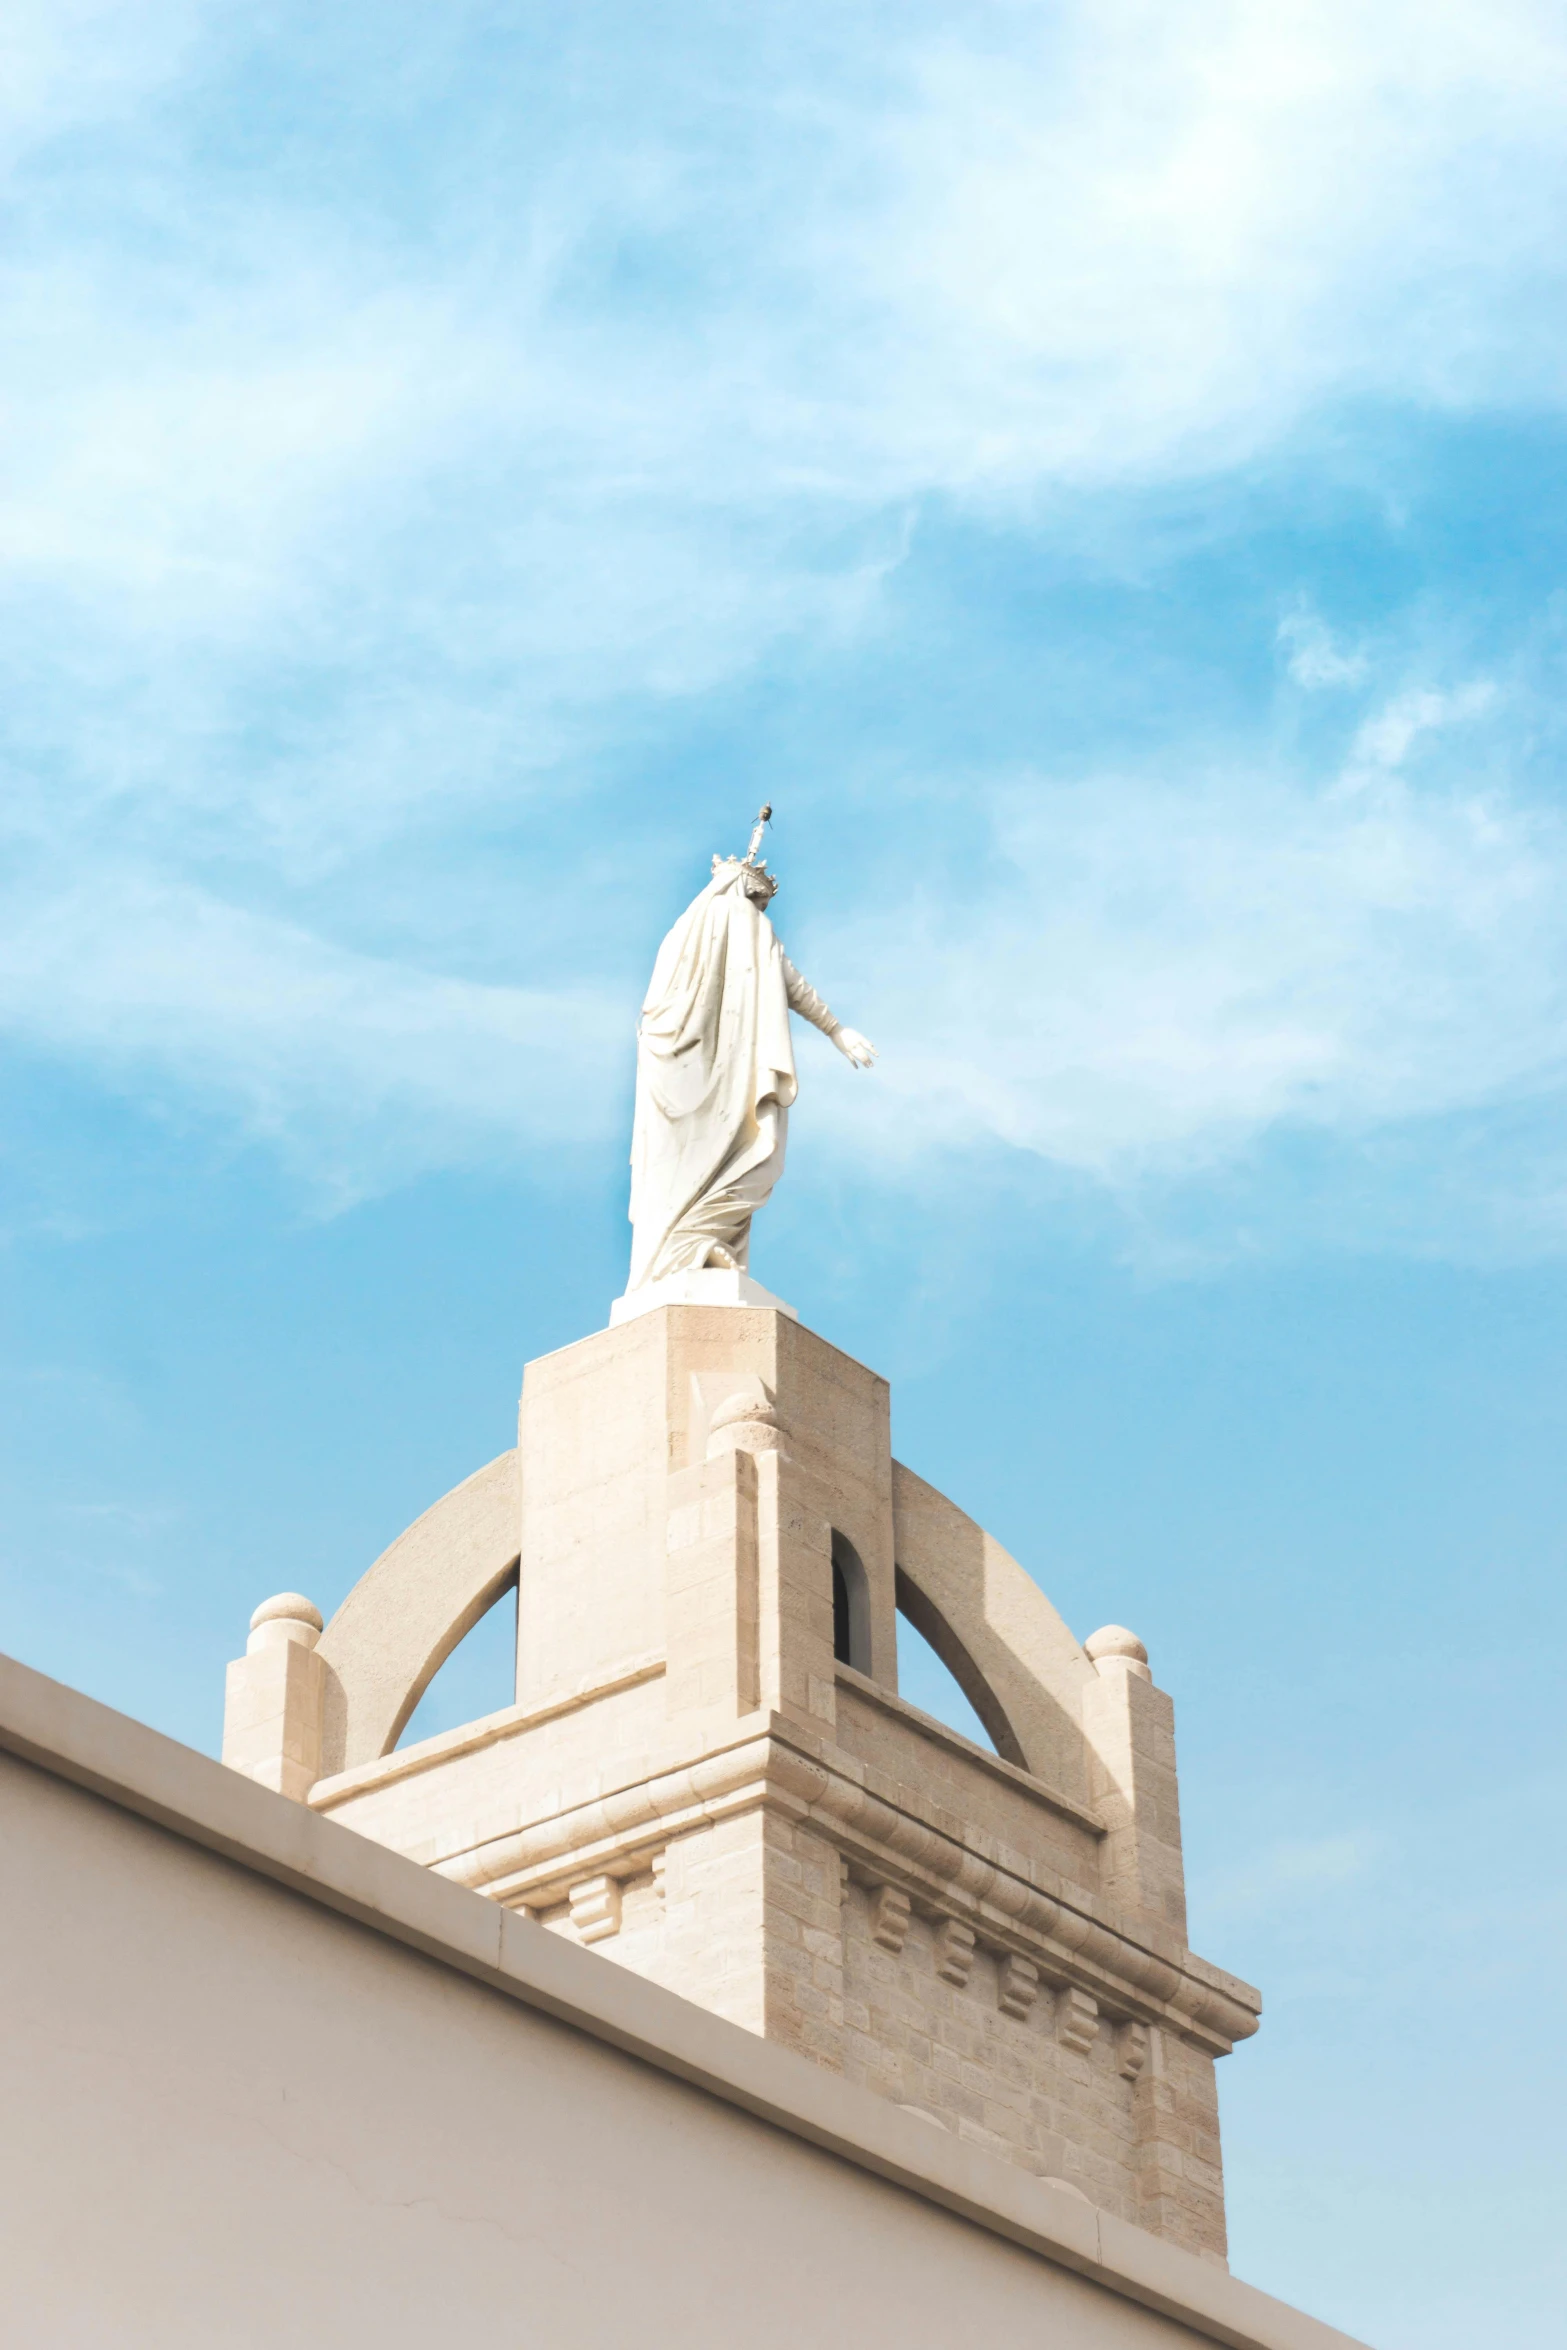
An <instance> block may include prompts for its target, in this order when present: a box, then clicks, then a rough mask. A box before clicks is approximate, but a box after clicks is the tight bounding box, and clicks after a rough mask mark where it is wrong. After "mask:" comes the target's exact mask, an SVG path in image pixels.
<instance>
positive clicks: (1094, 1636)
mask: <svg viewBox="0 0 1567 2350" xmlns="http://www.w3.org/2000/svg"><path fill="white" fill-rule="evenodd" d="M1083 1653H1084V1655H1085V1656H1086V1657H1088V1658H1089V1659H1090V1660H1091V1662H1092V1664H1093V1666H1094V1669H1095V1671H1096V1672H1100V1673H1102V1672H1104V1671H1106V1669H1108V1670H1109V1671H1111V1672H1113V1673H1115V1672H1120V1673H1135V1674H1136V1675H1137V1678H1138V1679H1139V1681H1151V1680H1152V1679H1153V1675H1152V1673H1151V1672H1150V1671H1149V1670H1148V1651H1147V1649H1146V1648H1144V1646H1143V1644H1142V1642H1141V1641H1140V1640H1139V1639H1138V1637H1137V1634H1136V1633H1135V1632H1128V1630H1127V1628H1126V1626H1125V1625H1124V1624H1102V1625H1101V1626H1100V1628H1099V1630H1098V1631H1097V1632H1090V1633H1089V1635H1088V1638H1087V1639H1086V1640H1085V1641H1084V1642H1083Z"/></svg>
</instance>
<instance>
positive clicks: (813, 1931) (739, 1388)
mask: <svg viewBox="0 0 1567 2350" xmlns="http://www.w3.org/2000/svg"><path fill="white" fill-rule="evenodd" d="M513 1581H516V1582H517V1585H518V1643H517V1687H516V1703H515V1705H513V1706H510V1707H508V1708H506V1709H505V1710H504V1711H503V1712H500V1713H496V1714H491V1715H489V1716H487V1717H486V1718H485V1719H483V1720H481V1721H477V1722H472V1723H470V1724H468V1725H467V1726H466V1727H465V1728H462V1729H460V1730H455V1731H452V1732H449V1733H447V1734H446V1735H444V1736H441V1737H436V1738H430V1739H427V1740H425V1741H423V1742H422V1743H419V1744H416V1745H412V1746H405V1747H401V1748H399V1747H398V1746H397V1743H396V1741H397V1739H398V1736H399V1733H400V1732H401V1730H402V1728H403V1726H404V1724H405V1723H406V1722H407V1720H408V1718H409V1716H410V1714H411V1713H412V1711H413V1708H414V1706H415V1704H416V1703H417V1701H418V1699H419V1696H420V1694H421V1692H422V1690H423V1689H424V1687H425V1685H426V1684H427V1682H428V1681H429V1679H430V1678H431V1676H432V1675H433V1673H434V1672H435V1671H436V1669H437V1668H438V1666H439V1665H440V1663H441V1662H442V1660H443V1659H444V1657H445V1656H446V1655H447V1654H448V1653H449V1652H450V1650H451V1648H452V1647H453V1646H454V1645H455V1643H456V1642H457V1641H458V1640H459V1639H460V1638H461V1637H462V1635H463V1634H464V1633H465V1632H466V1631H467V1630H468V1629H469V1628H470V1626H471V1625H472V1624H473V1623H474V1622H475V1621H476V1620H477V1618H478V1616H479V1615H480V1614H481V1613H482V1612H483V1611H484V1609H485V1608H486V1607H487V1606H489V1605H491V1604H493V1602H494V1601H495V1599H496V1597H497V1595H498V1594H500V1593H502V1592H504V1591H505V1590H506V1589H507V1588H508V1586H509V1585H510V1584H511V1583H512V1582H513ZM899 1609H902V1610H903V1612H904V1613H905V1614H906V1615H907V1616H908V1617H909V1619H910V1620H911V1621H912V1622H913V1623H914V1624H915V1625H916V1626H917V1628H918V1629H919V1630H920V1631H921V1632H922V1633H923V1634H924V1635H925V1636H926V1638H927V1639H928V1640H929V1641H930V1643H931V1645H932V1646H933V1647H934V1648H935V1650H936V1651H937V1653H938V1655H939V1656H940V1657H941V1658H942V1659H943V1661H944V1662H945V1663H946V1664H947V1665H948V1666H949V1667H950V1669H951V1670H952V1672H953V1673H954V1674H955V1675H956V1677H957V1679H958V1681H959V1682H960V1684H961V1685H962V1687H963V1689H964V1690H965V1692H966V1694H967V1695H968V1697H969V1698H970V1700H971V1702H972V1704H973V1706H974V1708H975V1710H976V1711H977V1713H978V1714H979V1716H980V1718H981V1720H982V1721H983V1723H984V1724H985V1727H986V1729H987V1730H988V1732H989V1734H990V1737H991V1739H992V1741H993V1743H994V1746H995V1750H996V1751H995V1753H994V1754H992V1753H989V1752H986V1751H984V1750H982V1749H981V1748H979V1747H977V1746H975V1745H973V1744H971V1743H970V1742H969V1741H968V1740H966V1739H964V1738H962V1737H959V1736H958V1735H956V1734H955V1733H954V1732H953V1731H951V1730H949V1729H947V1728H945V1727H944V1726H943V1725H942V1724H940V1723H938V1722H936V1721H934V1720H933V1719H932V1718H931V1717H930V1716H928V1715H927V1714H924V1713H922V1712H920V1711H918V1710H917V1709H916V1708H914V1707H913V1706H910V1705H908V1704H906V1703H905V1702H904V1701H903V1700H902V1699H901V1698H900V1697H899V1696H898V1693H897V1654H896V1636H895V1614H896V1611H897V1610H899ZM319 1626H320V1618H319V1616H318V1615H316V1613H315V1611H314V1610H313V1609H312V1608H310V1607H309V1606H308V1604H307V1603H304V1602H301V1601H299V1600H298V1599H297V1598H295V1597H291V1596H287V1595H285V1597H284V1598H282V1599H279V1600H275V1601H272V1602H269V1603H268V1604H267V1605H266V1606H264V1607H263V1608H261V1609H260V1610H258V1613H257V1619H256V1623H255V1627H254V1629H253V1631H252V1634H251V1641H250V1647H249V1651H248V1653H247V1654H246V1656H245V1657H244V1658H242V1659H241V1660H240V1661H239V1662H238V1663H236V1664H235V1665H234V1666H233V1667H231V1669H230V1677H229V1689H228V1712H227V1726H226V1731H225V1740H224V1760H225V1761H226V1762H228V1763H230V1764H231V1765H232V1766H233V1767H234V1768H235V1769H237V1770H240V1771H243V1772H246V1773H248V1774H249V1775H251V1776H252V1777H254V1778H257V1779H260V1780H261V1781H263V1782H264V1784H266V1785H268V1786H270V1787H273V1788H276V1789H278V1790H280V1791H281V1792H282V1793H284V1794H286V1795H288V1796H291V1797H293V1798H295V1799H296V1800H297V1801H299V1802H302V1803H305V1804H307V1805H308V1806H309V1807H310V1808H311V1809H312V1810H313V1811H315V1812H317V1813H319V1814H321V1815H322V1816H324V1817H326V1818H328V1819H331V1820H333V1821H336V1822H338V1823H340V1824H341V1825H343V1826H345V1827H349V1828H352V1829H354V1830H356V1831H357V1832H358V1833H359V1834H360V1835H361V1836H365V1837H370V1838H373V1839H374V1840H375V1841H376V1842H378V1843H380V1844H383V1845H386V1846H388V1847H390V1848H391V1849H392V1850H393V1851H395V1852H398V1853H401V1854H403V1855H405V1856H407V1857H408V1858H409V1859H411V1860H414V1861H417V1862H419V1863H421V1864H422V1865H423V1866H424V1867H426V1868H428V1869H431V1870H434V1871H436V1872H437V1873H438V1874H439V1875H440V1876H442V1877H444V1878H446V1879H448V1880H449V1881H451V1882H452V1883H453V1884H455V1885H460V1886H466V1887H469V1888H471V1889H472V1890H473V1891H474V1892H476V1893H479V1894H481V1895H483V1896H484V1897H485V1898H486V1899H487V1900H489V1901H492V1902H495V1903H498V1904H500V1905H502V1906H503V1907H504V1908H506V1909H508V1910H510V1911H512V1912H515V1913H517V1914H518V1915H520V1916H526V1917H528V1918H531V1919H533V1920H536V1921H537V1922H538V1923H539V1924H541V1925H543V1926H544V1927H546V1928H548V1929H550V1930H552V1931H553V1932H555V1933H557V1934H560V1935H563V1936H566V1937H568V1938H569V1939H571V1940H573V1941H575V1942H578V1943H580V1944H583V1945H584V1946H587V1947H590V1948H592V1949H593V1950H594V1951H596V1952H597V1953H598V1954H599V1955H600V1956H601V1957H602V1958H604V1959H607V1960H611V1961H614V1962H616V1963H618V1964H619V1965H621V1966H624V1967H627V1968H630V1969H632V1970H634V1971H635V1972H636V1973H637V1974H639V1975H642V1976H645V1977H647V1978H648V1979H650V1980H651V1981H652V1982H654V1983H656V1984H659V1985H662V1986H664V1987H665V1988H666V1989H668V1990H670V1991H673V1992H677V1993H679V1994H680V1995H681V1996H682V1997H683V1998H685V1999H687V2000H692V2001H695V2002H697V2003H698V2004H699V2005H700V2006H702V2007H703V2008H706V2009H708V2010H710V2011H711V2012H712V2013H713V2014H715V2015H717V2016H721V2017H724V2018H727V2019H728V2020H729V2021H730V2022H732V2023H734V2024H738V2025H740V2026H743V2027H744V2029H745V2030H747V2031H749V2032H751V2033H754V2034H759V2035H761V2036H762V2037H763V2038H765V2039H767V2040H769V2041H775V2042H777V2043H779V2044H780V2045H781V2046H782V2047H784V2048H786V2049H790V2050H793V2051H796V2052H797V2053H798V2054H799V2055H800V2056H802V2057H805V2058H808V2059H809V2060H810V2062H811V2063H812V2064H814V2065H816V2066H819V2067H821V2068H823V2069H824V2070H826V2071H828V2072H830V2073H833V2074H837V2075H839V2076H841V2077H842V2078H843V2079H844V2080H845V2081H846V2082H848V2083H851V2084H856V2085H858V2086H860V2087H862V2088H864V2089H866V2090H868V2091H871V2092H874V2093H875V2095H876V2096H878V2097H880V2098H884V2099H887V2100H890V2101H891V2102H892V2103H893V2104H894V2105H896V2106H899V2107H902V2108H905V2109H907V2110H908V2111H910V2112H911V2113H913V2114H915V2115H917V2116H919V2117H922V2118H925V2119H926V2120H928V2121H929V2122H933V2123H935V2124H937V2125H939V2126H940V2127H941V2128H942V2129H943V2130H946V2131H948V2132H950V2133H952V2134H953V2135H955V2136H956V2137H957V2138H959V2139H961V2140H963V2141H965V2142H967V2143H968V2144H970V2145H972V2146H974V2147H976V2148H979V2149H982V2150H984V2151H985V2152H986V2153H988V2154H990V2155H992V2156H994V2157H997V2158H999V2159H1000V2160H1001V2161H1003V2162H1005V2163H1009V2164H1013V2165H1016V2166H1017V2167H1018V2168H1019V2169H1021V2170H1023V2171H1025V2172H1029V2173H1032V2174H1034V2175H1035V2176H1036V2177H1039V2178H1044V2179H1049V2180H1053V2181H1056V2182H1058V2183H1064V2184H1065V2186H1067V2187H1068V2188H1071V2189H1073V2190H1075V2191H1077V2192H1078V2193H1079V2194H1081V2195H1082V2196H1083V2197H1085V2198H1086V2199H1087V2201H1088V2203H1089V2204H1090V2205H1092V2206H1093V2207H1094V2208H1096V2209H1097V2210H1100V2211H1103V2212H1107V2213H1111V2214H1114V2215H1115V2216H1116V2217H1117V2218H1118V2219H1120V2220H1124V2221H1127V2222H1130V2223H1132V2224H1133V2225H1135V2226H1136V2227H1138V2228H1140V2229H1144V2230H1147V2231H1149V2232H1150V2233H1151V2234H1153V2235H1154V2236H1157V2237H1160V2238H1162V2239H1164V2240H1165V2241H1166V2242H1168V2243H1170V2244H1173V2245H1178V2246H1181V2247H1184V2248H1186V2249H1187V2250H1189V2251H1191V2252H1194V2253H1197V2254H1200V2255H1203V2256H1205V2257H1207V2258H1209V2259H1210V2260H1214V2261H1219V2260H1222V2258H1223V2256H1224V2252H1225V2230H1224V2192H1223V2180H1222V2173H1221V2168H1220V2156H1219V2127H1218V2115H1217V2105H1216V2098H1215V2082H1214V2066H1215V2063H1216V2061H1217V2059H1218V2058H1219V2057H1221V2056H1225V2055H1227V2054H1228V2053H1229V2052H1230V2050H1231V2048H1232V2047H1233V2045H1234V2043H1235V2041H1236V2040H1237V2039H1240V2038H1243V2037H1245V2036H1246V2035H1248V2034H1250V2033H1251V2032H1253V2031H1255V2030H1256V2028H1257V2018H1258V2013H1259V2009H1260V2001H1259V1998H1258V1995H1257V1993H1256V1992H1255V1991H1253V1990H1252V1989H1251V1988H1250V1987H1249V1986H1248V1985H1247V1984H1245V1983H1243V1982H1240V1981H1238V1980H1237V1979H1236V1978H1235V1977H1234V1976H1233V1975H1230V1974H1227V1973H1225V1972H1224V1971H1223V1970H1222V1969H1221V1968H1219V1967H1217V1966H1214V1965H1212V1964H1210V1963H1209V1962H1208V1961H1207V1960H1206V1959H1203V1958H1199V1957H1198V1956H1196V1954H1195V1953H1194V1952H1193V1951H1192V1950H1191V1949H1190V1948H1189V1947H1188V1944H1187V1939H1186V1909H1185V1898H1184V1889H1183V1879H1182V1866H1181V1833H1180V1813H1179V1804H1178V1800H1177V1786H1176V1763H1175V1743H1174V1727H1173V1718H1172V1711H1171V1706H1170V1701H1169V1699H1168V1697H1166V1696H1165V1695H1164V1693H1163V1692H1162V1691H1161V1690H1160V1689H1159V1688H1158V1687H1157V1686H1156V1685H1155V1683H1154V1682H1153V1680H1152V1679H1151V1677H1150V1674H1149V1668H1148V1664H1147V1661H1146V1657H1145V1654H1144V1651H1143V1649H1142V1648H1141V1646H1140V1645H1139V1643H1138V1642H1137V1641H1136V1640H1135V1639H1134V1638H1133V1637H1132V1635H1131V1634H1130V1633H1128V1632H1125V1631H1123V1630H1120V1629H1119V1628H1116V1627H1110V1628H1108V1629H1106V1630H1104V1631H1101V1632H1098V1633H1096V1634H1094V1635H1093V1636H1092V1637H1091V1638H1090V1639H1088V1640H1087V1641H1086V1642H1084V1643H1081V1644H1080V1643H1079V1642H1078V1640H1077V1639H1075V1638H1074V1637H1073V1635H1072V1634H1071V1633H1070V1632H1069V1631H1068V1630H1067V1627H1066V1626H1065V1624H1064V1623H1063V1622H1062V1621H1061V1619H1060V1617H1059V1616H1058V1615H1057V1614H1056V1612H1055V1610H1054V1609H1053V1608H1052V1607H1051V1605H1050V1603H1049V1601H1048V1600H1047V1599H1046V1598H1045V1596H1044V1594H1043V1592H1042V1591H1041V1590H1040V1589H1039V1587H1038V1586H1037V1585H1036V1584H1035V1583H1034V1582H1033V1580H1032V1579H1031V1578H1030V1577H1029V1576H1028V1575H1027V1574H1026V1573H1025V1572H1024V1570H1023V1569H1022V1568H1021V1567H1020V1566H1019V1565H1018V1564H1017V1563H1016V1562H1015V1561H1014V1560H1013V1559H1011V1558H1009V1557H1008V1556H1007V1554H1006V1553H1005V1552H1004V1551H1003V1550H1002V1549H1001V1548H1000V1547H999V1545H998V1544H996V1543H995V1542H993V1541H992V1540H991V1539H990V1537H989V1536H988V1535H987V1534H985V1533H984V1532H983V1530H982V1529H981V1528H980V1527H979V1526H977V1525H975V1524H974V1523H973V1521H972V1520H971V1519H969V1518H967V1517H966V1516H964V1514H963V1513H962V1511H960V1510H959V1509H957V1508H956V1507H955V1506H954V1505H953V1504H952V1503H951V1502H950V1501H948V1500H946V1499H945V1498H944V1497H943V1496H942V1495H941V1494H939V1493H937V1492H935V1491H934V1490H933V1489H932V1488H931V1487H930V1486H929V1485H927V1484H925V1483H923V1482H922V1481H921V1479H920V1478H919V1477H918V1476H917V1475H916V1474H914V1472H913V1471H912V1470H910V1469H907V1468H905V1467H903V1466H902V1465H901V1464H900V1463H898V1462H895V1461H894V1460H893V1458H892V1455H891V1449H890V1444H889V1436H888V1390H887V1386H886V1383H885V1381H884V1380H882V1379H880V1378H878V1377H877V1376H876V1374H875V1373H874V1372H872V1371H869V1370H867V1369H866V1368H865V1367H864V1366H863V1365H862V1364H860V1363H857V1362H855V1361H853V1360H851V1359H850V1358H849V1357H848V1356H847V1355H844V1354H842V1353H840V1352H839V1351H838V1350H837V1349H836V1348H834V1347H832V1346H830V1345H828V1344H827V1343H826V1341H825V1340H823V1339H821V1338H819V1337H817V1336H815V1335H814V1334H813V1333H812V1332H811V1331H809V1330H807V1329H805V1328H804V1327H803V1326H802V1325H801V1324H800V1323H799V1322H798V1321H796V1320H795V1319H794V1318H793V1317H792V1316H791V1315H790V1314H789V1313H788V1312H787V1311H783V1310H773V1309H751V1308H744V1307H735V1306H701V1305H680V1304H677V1305H664V1306H660V1307H658V1308H656V1309H655V1310H653V1311H649V1312H645V1313H642V1314H640V1315H638V1316H637V1317H635V1318H634V1319H631V1320H629V1321H626V1322H623V1323H622V1324H621V1325H620V1326H619V1327H616V1328H611V1329H609V1330H607V1331H603V1332H600V1333H599V1334H598V1335H596V1336H594V1337H591V1338H587V1339H584V1340H583V1341H582V1342H581V1343H580V1344H578V1345H576V1346H571V1347H568V1348H566V1349H565V1350H564V1351H563V1352H561V1353H559V1354H555V1355H550V1356H547V1357H546V1358H544V1359H543V1360H542V1361H539V1362H535V1363H531V1364H530V1365H529V1366H528V1369H527V1373H526V1376H525V1379H524V1384H523V1392H522V1406H521V1416H520V1423H519V1431H518V1443H517V1449H516V1451H515V1452H514V1453H509V1454H506V1455H505V1456H503V1457H502V1458H501V1459H500V1460H497V1461H494V1462H492V1463H491V1464H490V1465H489V1467H488V1468H485V1469H482V1470H480V1471H479V1473H478V1474H477V1475H476V1476H474V1477H472V1478H470V1479H469V1480H468V1481H467V1483H466V1484H464V1485H461V1486H459V1487H458V1488H457V1489H456V1490H455V1491H454V1492H453V1493H450V1494H448V1495H447V1496H446V1498H445V1500H444V1501H442V1502H439V1503H438V1504H437V1505H436V1506H435V1508H434V1509H432V1510H430V1511H429V1512H428V1513H427V1514H426V1516H425V1517H423V1518H421V1519H420V1520H419V1522H418V1523H417V1524H416V1525H415V1526H413V1527H412V1528H410V1529H409V1531H408V1532H407V1533H406V1534H405V1535H404V1536H403V1537H402V1538H401V1540H399V1541H398V1542H396V1543H394V1544H393V1546H392V1547H391V1549H390V1550H388V1551H387V1552H386V1553H385V1554H384V1556H383V1557H382V1558H380V1559H379V1560H377V1562H376V1563H375V1565H374V1566H372V1567H371V1568H370V1570H369V1572H368V1573H367V1574H366V1575H365V1576H364V1577H363V1578H362V1580H361V1581H360V1582H359V1583H358V1584H357V1585H356V1586H355V1588H354V1590H353V1591H352V1592H351V1593H350V1594H349V1597H348V1598H347V1599H346V1600H345V1602H344V1604H343V1606H342V1607H341V1608H340V1609H339V1610H338V1612H337V1614H336V1615H335V1616H334V1618H333V1619H332V1622H331V1623H330V1624H329V1625H328V1626H327V1627H326V1629H325V1630H324V1632H320V1636H319V1638H318V1637H317V1633H318V1630H319Z"/></svg>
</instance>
